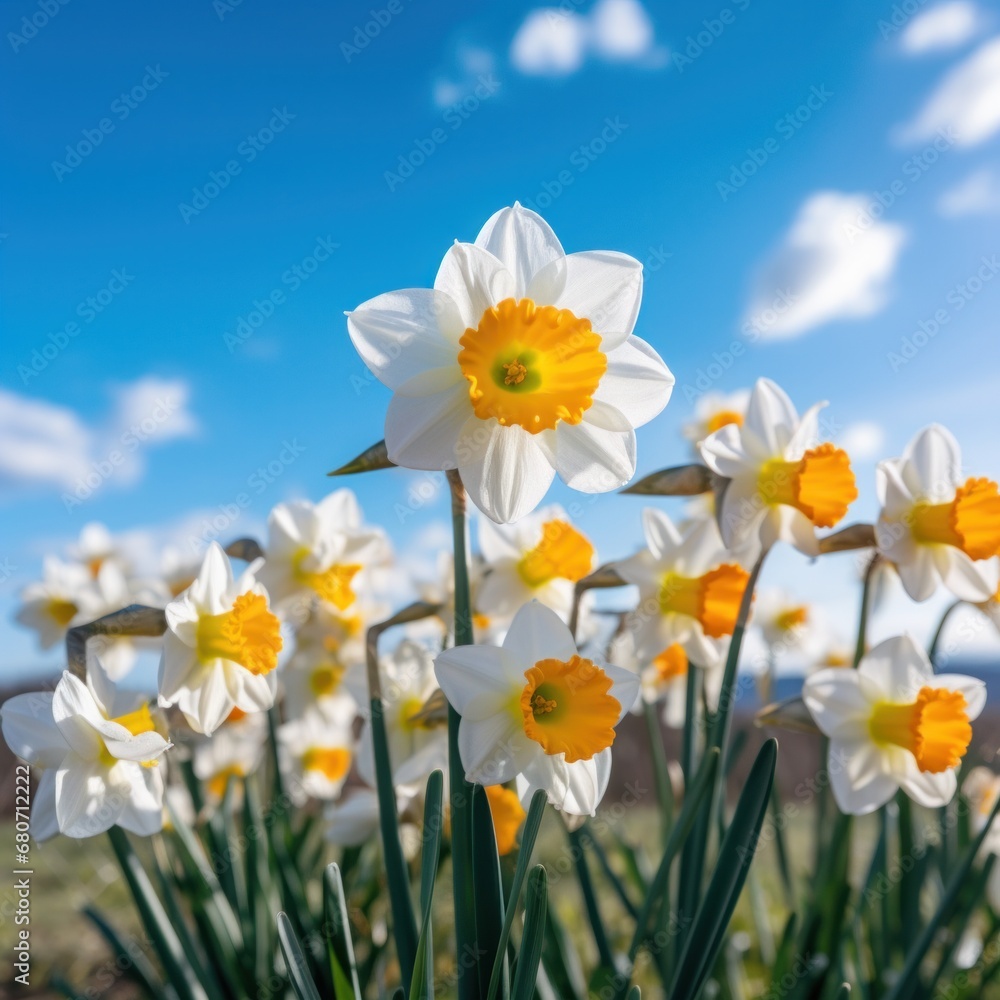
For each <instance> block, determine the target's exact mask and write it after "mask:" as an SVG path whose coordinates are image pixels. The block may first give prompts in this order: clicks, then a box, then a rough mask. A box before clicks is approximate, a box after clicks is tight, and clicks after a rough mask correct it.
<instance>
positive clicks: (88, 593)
mask: <svg viewBox="0 0 1000 1000" xmlns="http://www.w3.org/2000/svg"><path fill="white" fill-rule="evenodd" d="M97 596H98V595H97V593H96V592H95V591H94V589H93V587H92V586H91V576H90V572H89V570H88V569H87V568H86V567H85V566H81V565H79V564H78V563H67V562H63V561H62V560H60V559H57V558H56V557H55V556H46V557H45V559H44V560H43V561H42V579H41V580H40V581H39V582H37V583H29V584H28V585H27V586H26V587H25V588H24V590H22V591H21V607H20V608H19V609H18V610H17V612H16V613H15V616H14V617H15V619H16V620H17V621H18V622H19V623H20V624H21V625H23V626H24V627H25V628H29V629H31V630H32V631H34V632H37V633H38V644H39V645H40V646H41V647H42V649H51V648H52V647H53V646H54V645H56V643H59V642H62V641H63V639H65V638H66V631H67V629H68V628H69V627H70V626H71V625H78V624H80V623H81V622H83V621H90V620H91V619H92V609H96V608H98V607H99V606H100V604H99V601H98V599H97ZM93 617H96V615H94V616H93Z"/></svg>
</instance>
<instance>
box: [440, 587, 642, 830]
mask: <svg viewBox="0 0 1000 1000" xmlns="http://www.w3.org/2000/svg"><path fill="white" fill-rule="evenodd" d="M435 670H436V672H437V678H438V683H439V684H440V685H441V689H442V690H443V691H444V693H445V696H446V697H447V698H448V701H449V702H450V703H451V704H452V705H453V706H454V707H455V709H456V711H457V712H458V713H459V715H461V717H462V721H461V724H460V726H459V731H458V744H459V752H460V754H461V758H462V765H463V767H464V768H465V772H466V778H467V779H468V780H469V781H473V782H478V783H479V784H482V785H487V786H488V785H500V784H505V783H506V782H508V781H511V780H513V779H514V778H516V777H520V779H521V780H520V782H519V785H518V790H519V792H521V794H522V801H525V800H526V799H528V798H530V796H531V795H532V794H533V792H534V791H535V790H537V789H544V790H545V791H546V793H547V795H548V799H549V801H550V802H551V803H552V804H553V805H554V806H556V807H557V808H559V809H562V810H564V811H565V812H567V813H569V814H572V815H577V816H587V815H593V813H594V811H595V810H596V809H597V806H598V803H599V802H600V801H601V798H602V797H603V795H604V791H605V789H606V788H607V784H608V778H609V776H610V772H611V745H612V743H613V742H614V738H615V726H617V725H618V723H619V722H620V721H621V719H622V717H623V716H624V715H625V713H626V712H628V710H629V709H630V708H631V707H632V705H633V703H634V702H635V699H636V697H637V695H638V693H639V679H638V677H637V676H636V675H635V674H634V673H632V672H631V671H629V670H623V669H621V668H620V667H614V666H611V665H609V664H604V663H601V662H599V661H597V660H593V659H588V658H585V657H582V656H580V654H579V652H578V650H577V647H576V643H575V642H574V641H573V637H572V635H570V632H569V629H568V628H567V627H566V624H565V623H564V622H563V621H562V619H561V618H560V617H559V616H558V615H557V614H556V613H555V612H554V611H552V610H551V609H550V608H546V607H545V606H544V605H542V604H539V603H538V602H537V601H532V602H531V603H530V604H526V605H525V606H524V607H523V608H521V609H520V611H518V612H517V614H516V615H515V616H514V620H513V622H511V626H510V629H509V630H508V632H507V635H506V636H505V638H504V641H503V645H502V646H500V647H496V646H456V647H455V648H453V649H448V650H445V651H444V652H443V653H440V654H438V657H437V660H436V665H435Z"/></svg>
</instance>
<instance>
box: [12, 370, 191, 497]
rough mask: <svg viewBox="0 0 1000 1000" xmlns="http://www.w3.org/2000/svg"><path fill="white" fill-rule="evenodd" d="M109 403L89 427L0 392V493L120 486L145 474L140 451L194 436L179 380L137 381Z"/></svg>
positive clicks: (71, 414) (66, 412)
mask: <svg viewBox="0 0 1000 1000" xmlns="http://www.w3.org/2000/svg"><path fill="white" fill-rule="evenodd" d="M113 396H114V405H113V407H112V409H111V412H110V413H109V414H108V416H107V418H106V419H105V420H103V421H100V422H98V423H96V424H93V425H91V424H88V423H87V422H85V421H84V420H83V419H82V418H81V417H80V415H79V414H77V413H76V412H75V411H73V410H71V409H68V408H67V407H64V406H57V405H55V404H53V403H49V402H46V401H45V400H41V399H32V398H31V397H29V396H21V395H19V394H18V393H15V392H9V391H6V390H2V389H0V493H2V494H6V495H13V494H20V493H24V492H31V491H33V490H36V489H60V490H69V491H73V490H74V489H75V488H76V487H77V485H78V484H79V483H80V482H81V481H89V480H93V479H94V477H95V476H96V477H97V481H98V484H100V483H102V482H104V481H106V480H114V481H116V482H117V483H118V484H119V485H128V484H130V483H134V482H135V481H136V480H138V479H139V478H140V477H141V476H142V474H143V472H144V471H145V468H146V458H145V454H144V453H145V450H146V449H147V448H150V447H154V446H156V445H159V444H163V443H164V442H166V441H169V440H172V439H174V438H179V437H190V436H191V435H193V434H194V433H195V432H196V431H197V426H198V425H197V422H196V420H195V418H194V416H193V415H192V414H191V412H190V410H189V409H188V399H189V396H190V388H189V386H188V384H187V383H186V382H184V381H182V380H179V379H175V380H170V379H159V378H155V377H149V378H142V379H138V380H137V381H135V382H131V383H129V384H126V385H122V386H119V387H117V388H115V389H114V390H113ZM91 488H94V487H93V486H92V487H91Z"/></svg>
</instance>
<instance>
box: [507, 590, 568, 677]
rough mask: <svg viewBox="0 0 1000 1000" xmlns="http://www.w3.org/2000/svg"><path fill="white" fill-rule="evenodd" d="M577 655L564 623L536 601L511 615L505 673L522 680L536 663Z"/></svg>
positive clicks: (565, 658)
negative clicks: (506, 671)
mask: <svg viewBox="0 0 1000 1000" xmlns="http://www.w3.org/2000/svg"><path fill="white" fill-rule="evenodd" d="M576 655H577V649H576V643H575V642H574V641H573V636H572V635H571V634H570V631H569V628H568V626H567V625H566V623H565V622H564V621H563V620H562V619H561V618H560V617H559V616H558V615H557V614H556V613H555V612H554V611H553V610H552V609H551V608H547V607H545V605H544V604H539V603H538V601H532V602H531V603H530V604H525V606H524V607H523V608H521V610H520V611H518V613H517V614H516V615H514V620H513V621H512V622H511V623H510V628H509V629H508V630H507V635H506V636H505V637H504V640H503V657H504V661H505V663H506V669H507V670H508V671H509V672H510V673H511V674H516V675H519V676H520V677H522V678H523V677H524V672H525V671H526V670H528V669H530V668H531V667H533V666H534V665H535V664H536V663H537V662H538V661H539V660H544V659H547V658H549V657H551V658H553V659H556V660H569V659H570V658H571V657H573V656H576Z"/></svg>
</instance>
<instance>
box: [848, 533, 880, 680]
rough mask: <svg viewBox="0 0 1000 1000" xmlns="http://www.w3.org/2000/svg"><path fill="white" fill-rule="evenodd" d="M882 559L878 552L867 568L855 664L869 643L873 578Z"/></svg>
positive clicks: (855, 647)
mask: <svg viewBox="0 0 1000 1000" xmlns="http://www.w3.org/2000/svg"><path fill="white" fill-rule="evenodd" d="M880 561H881V556H879V554H878V553H877V552H876V553H875V555H873V556H872V557H871V561H870V562H869V563H868V567H867V569H866V570H865V578H864V582H863V583H862V586H861V613H860V615H859V616H858V641H857V643H855V646H854V666H855V667H857V665H858V664H859V663H860V662H861V658H862V657H863V656H864V655H865V651H866V647H867V645H868V615H869V614H870V612H871V591H872V580H873V578H874V576H875V568H876V567H877V566H878V564H879V562H880Z"/></svg>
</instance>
